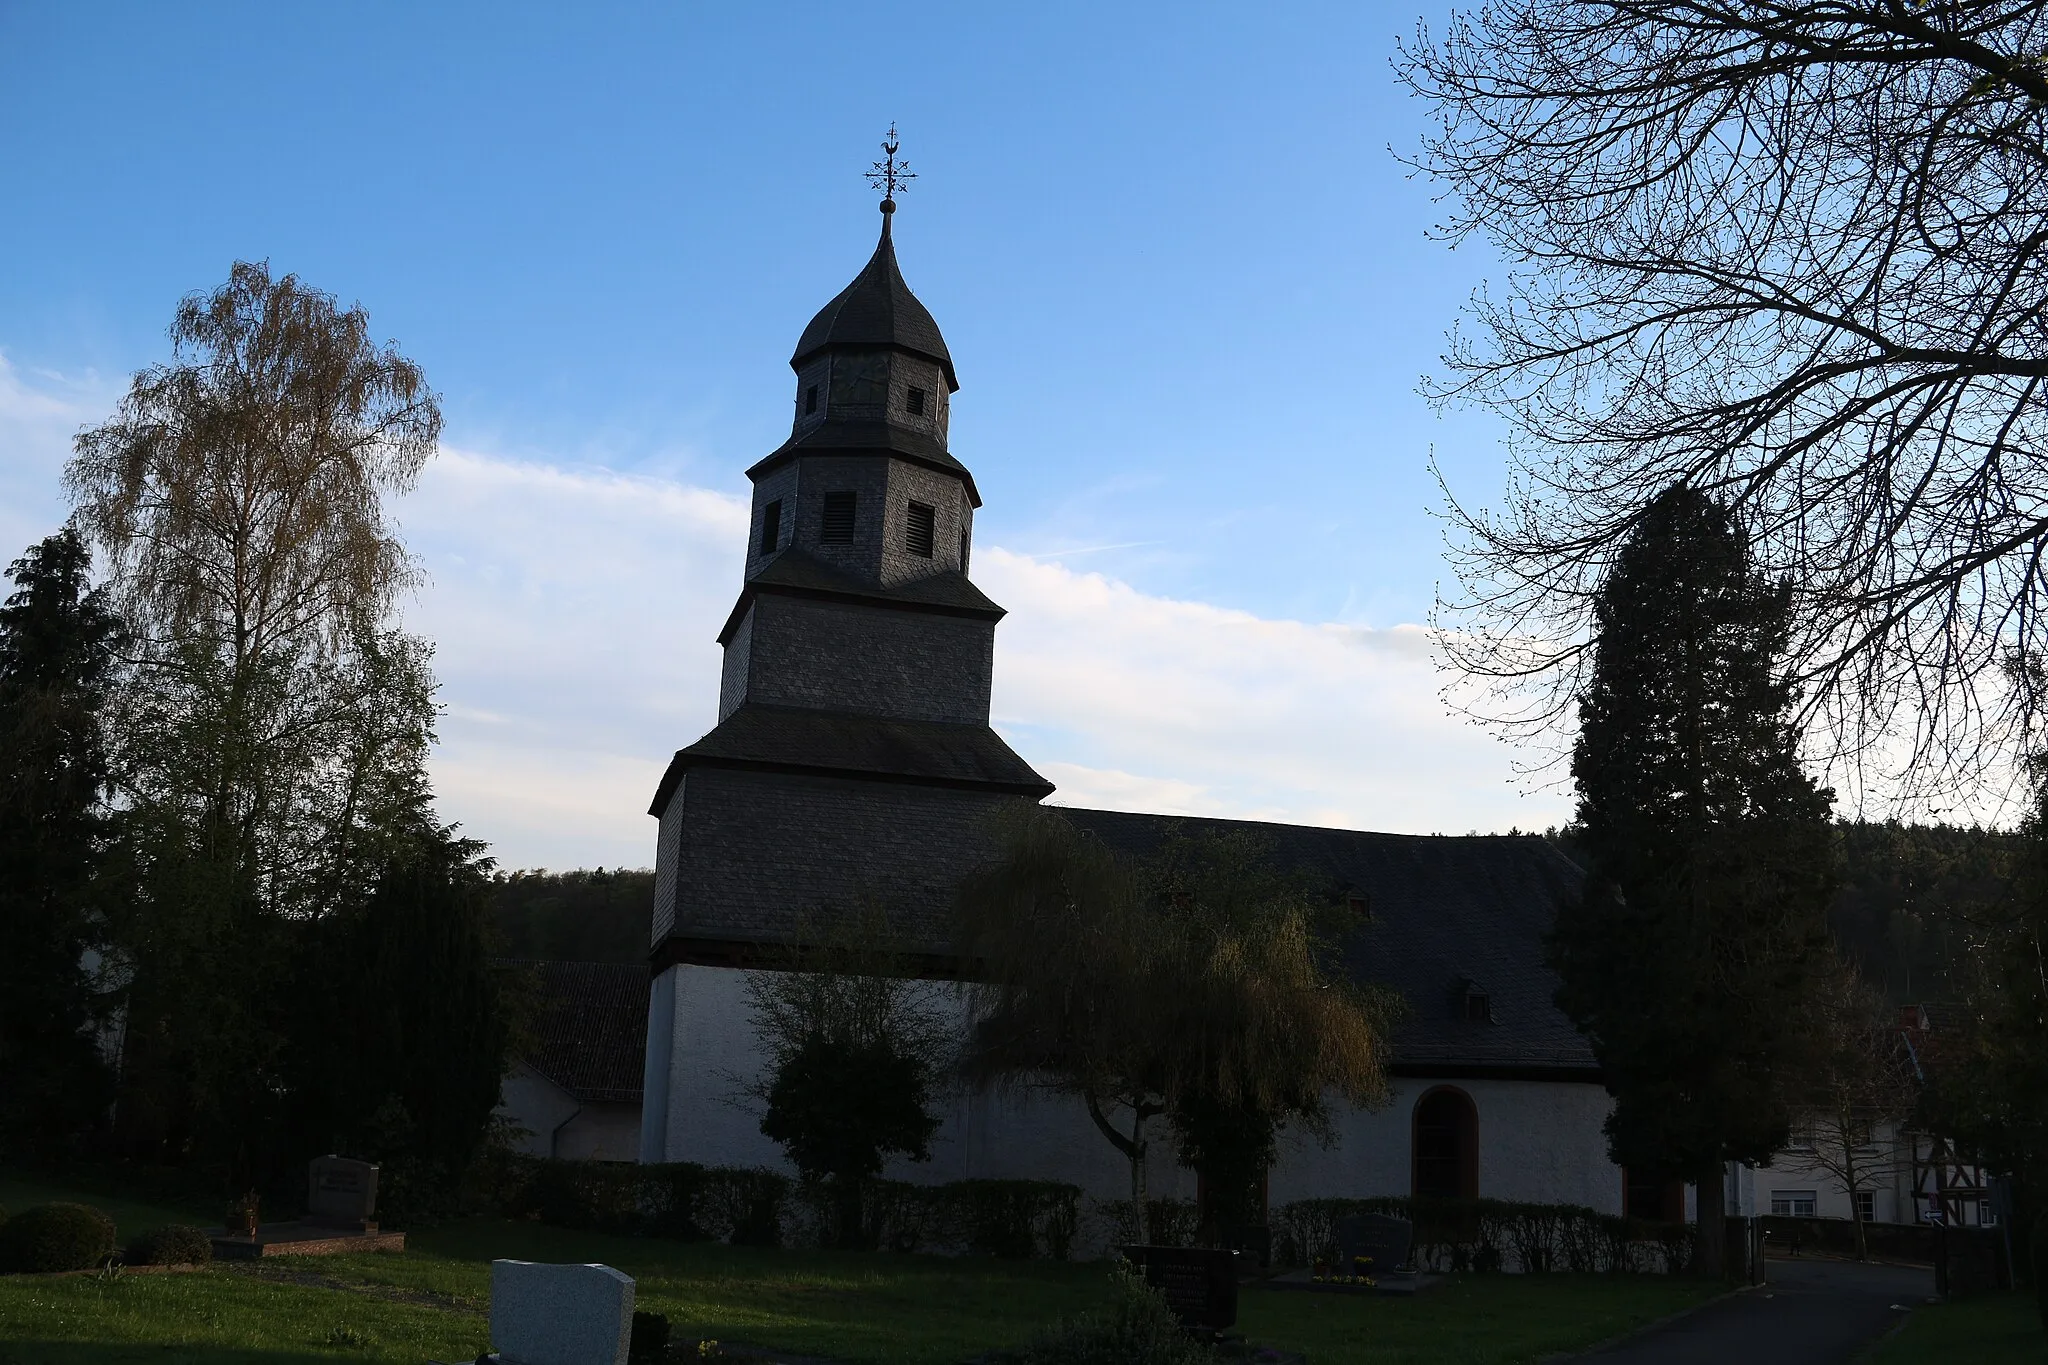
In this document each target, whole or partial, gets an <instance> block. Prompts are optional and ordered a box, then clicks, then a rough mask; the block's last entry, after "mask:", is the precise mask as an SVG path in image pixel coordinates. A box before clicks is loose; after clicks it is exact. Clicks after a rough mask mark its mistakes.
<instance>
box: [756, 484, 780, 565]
mask: <svg viewBox="0 0 2048 1365" xmlns="http://www.w3.org/2000/svg"><path fill="white" fill-rule="evenodd" d="M781 541H782V499H781V498H777V499H776V500H775V501H774V502H771V503H769V504H768V505H767V506H766V507H763V508H762V509H761V553H762V554H764V555H772V554H774V553H775V547H776V546H777V545H778V544H780V543H781Z"/></svg>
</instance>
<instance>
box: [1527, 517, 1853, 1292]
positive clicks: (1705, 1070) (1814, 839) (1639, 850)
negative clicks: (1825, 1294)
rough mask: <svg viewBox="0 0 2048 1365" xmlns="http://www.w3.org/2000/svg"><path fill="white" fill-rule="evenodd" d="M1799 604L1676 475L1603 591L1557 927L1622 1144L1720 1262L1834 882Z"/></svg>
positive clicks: (1821, 955)
mask: <svg viewBox="0 0 2048 1365" xmlns="http://www.w3.org/2000/svg"><path fill="white" fill-rule="evenodd" d="M1790 612H1791V591H1790V588H1789V585H1787V584H1783V583H1777V582H1773V581H1771V579H1770V578H1769V577H1768V576H1767V575H1765V574H1764V573H1762V572H1761V571H1760V570H1759V569H1758V567H1757V566H1756V564H1755V563H1754V561H1753V559H1752V557H1751V554H1750V549H1749V543H1748V540H1747V538H1746V537H1745V535H1744V533H1743V528H1742V527H1741V525H1740V524H1739V523H1738V522H1737V520H1736V519H1735V517H1734V516H1733V515H1731V514H1730V513H1729V511H1728V510H1727V509H1725V508H1723V507H1721V506H1720V505H1718V504H1717V503H1716V502H1714V501H1713V500H1712V499H1711V498H1709V497H1707V496H1706V495H1704V494H1702V493H1699V492H1697V491H1694V490H1692V489H1689V488H1684V487H1675V488H1672V489H1669V490H1667V491H1666V492H1664V493H1663V494H1661V495H1660V496H1658V497H1657V498H1656V499H1655V501H1654V502H1652V503H1651V505H1650V506H1649V507H1648V508H1647V509H1646V510H1645V511H1644V513H1643V516H1642V519H1641V522H1640V524H1639V525H1638V527H1637V529H1636V531H1635V534H1634V535H1633V537H1632V538H1631V539H1630V540H1629V541H1628V543H1627V544H1626V545H1625V546H1624V547H1623V548H1622V550H1621V552H1620V554H1619V555H1618V556H1617V559H1616V562H1615V564H1614V566H1613V569H1612V571H1611V573H1610V575H1609V576H1608V578H1607V580H1606V582H1605V584H1604V586H1603V587H1602V590H1601V593H1600V599H1599V602H1598V606H1597V614H1596V620H1597V625H1598V630H1599V634H1598V637H1597V640H1596V641H1595V653H1594V659H1593V667H1592V674H1591V680H1590V683H1589V685H1588V686H1587V688H1586V690H1585V691H1584V692H1583V693H1582V694H1581V696H1580V698H1579V719H1580V732H1579V738H1578V742H1577V745H1576V747H1575V748H1574V750H1573V754H1572V776H1573V778H1574V779H1575V781H1576V783H1577V786H1578V792H1579V807H1578V817H1577V822H1578V824H1579V825H1580V826H1581V829H1582V832H1581V834H1580V836H1579V838H1580V849H1581V851H1582V854H1583V856H1584V857H1585V859H1586V861H1587V864H1588V867H1587V873H1588V877H1587V883H1586V891H1585V895H1584V898H1583V900H1582V901H1580V902H1579V903H1578V904H1576V905H1575V906H1572V907H1571V908H1569V909H1568V910H1566V911H1564V912H1562V913H1561V914H1560V915H1559V918H1558V923H1557V926H1556V931H1555V933H1554V935H1553V937H1552V940H1551V951H1552V954H1553V960H1554V963H1555V965H1556V967H1557V969H1558V971H1559V973H1560V975H1561V976H1562V978H1563V987H1562V989H1561V990H1560V991H1559V993H1558V1003H1559V1005H1560V1006H1561V1007H1562V1008H1563V1009H1564V1011H1565V1012H1566V1013H1567V1014H1568V1015H1570V1016H1571V1018H1572V1020H1573V1021H1574V1022H1575V1023H1577V1024H1578V1025H1579V1027H1580V1028H1582V1029H1583V1030H1585V1032H1586V1034H1587V1036H1588V1037H1589V1038H1590V1039H1591V1040H1592V1043H1593V1047H1594V1051H1595V1053H1596V1054H1597V1056H1598V1057H1599V1059H1600V1064H1601V1067H1602V1069H1603V1070H1604V1072H1605V1073H1606V1079H1607V1086H1608V1089H1609V1090H1610V1092H1611V1093H1612V1094H1613V1095H1614V1100H1615V1107H1614V1112H1613V1114H1612V1115H1611V1116H1610V1117H1609V1118H1608V1121H1607V1133H1608V1138H1609V1144H1610V1147H1611V1150H1612V1154H1613V1156H1614V1159H1615V1160H1616V1161H1617V1162H1619V1163H1621V1164H1622V1165H1624V1166H1628V1167H1631V1168H1635V1169H1637V1170H1657V1171H1663V1172H1668V1173H1670V1174H1673V1175H1684V1176H1686V1177H1688V1178H1689V1179H1691V1180H1692V1181H1694V1182H1695V1183H1696V1184H1697V1185H1698V1188H1699V1191H1700V1252H1701V1260H1702V1263H1703V1265H1704V1266H1705V1267H1706V1268H1707V1270H1708V1271H1709V1273H1719V1270H1720V1267H1721V1265H1722V1263H1723V1260H1722V1258H1723V1256H1724V1255H1725V1247H1724V1243H1723V1223H1722V1220H1721V1218H1720V1217H1719V1216H1718V1214H1719V1212H1720V1210H1721V1208H1722V1199H1721V1192H1722V1190H1723V1188H1724V1186H1723V1179H1722V1171H1723V1163H1725V1162H1728V1161H1762V1160H1765V1159H1767V1158H1768V1157H1769V1156H1770V1155H1771V1153H1773V1152H1774V1151H1776V1150H1778V1149H1779V1148H1781V1147H1783V1146H1784V1144H1785V1141H1786V1139H1787V1137H1788V1130H1789V1127H1790V1108H1789V1104H1788V1100H1789V1098H1790V1095H1789V1092H1790V1090H1791V1087H1792V1084H1793V1083H1794V1082H1796V1080H1797V1079H1798V1077H1797V1072H1798V1069H1799V1067H1800V1065H1801V1064H1802V1062H1803V1060H1804V1059H1805V1058H1806V1057H1807V1055H1808V1052H1809V1049H1810V1048H1811V1046H1812V1039H1811V1037H1810V1029H1809V1027H1808V1025H1807V1022H1806V1019H1807V1011H1806V1009H1805V1000H1806V996H1807V993H1808V991H1809V989H1810V986H1811V984H1812V982H1813V980H1814V979H1815V978H1816V976H1817V974H1818V973H1819V972H1820V970H1821V969H1822V967H1823V965H1824V963H1825V962H1826V960H1827V909H1828V905H1829V902H1830V900H1831V898H1832V896H1833V894H1834V890H1835V885H1836V881H1837V874H1836V871H1835V866H1836V858H1837V854H1836V847H1835V834H1834V831H1833V828H1832V826H1831V824H1830V821H1829V808H1830V806H1831V804H1832V802H1833V793H1832V792H1829V791H1826V790H1823V789H1821V788H1819V787H1817V786H1816V785H1815V783H1814V782H1813V781H1812V779H1811V778H1809V777H1808V776H1807V775H1806V773H1805V772H1804V771H1803V770H1802V768H1801V766H1800V763H1799V759H1798V755H1797V741H1798V735H1797V733H1796V731H1795V729H1794V727H1793V725H1792V723H1791V720H1790V714H1791V710H1792V704H1793V700H1794V694H1793V689H1792V687H1791V686H1790V685H1789V684H1788V683H1787V682H1786V681H1785V679H1784V678H1783V677H1782V676H1781V675H1780V673H1779V671H1778V668H1777V659H1778V656H1779V653H1780V650H1781V649H1782V647H1783V645H1784V642H1785V640H1786V639H1787V634H1788V630H1789V625H1790V622H1789V617H1790Z"/></svg>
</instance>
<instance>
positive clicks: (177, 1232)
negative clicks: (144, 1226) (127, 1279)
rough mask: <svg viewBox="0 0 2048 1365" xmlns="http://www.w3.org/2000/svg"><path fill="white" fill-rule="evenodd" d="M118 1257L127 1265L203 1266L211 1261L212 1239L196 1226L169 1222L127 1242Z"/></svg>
mask: <svg viewBox="0 0 2048 1365" xmlns="http://www.w3.org/2000/svg"><path fill="white" fill-rule="evenodd" d="M121 1259H122V1261H123V1262H125V1263H126V1264H128V1265H207V1264H209V1263H210V1262H211V1261H212V1260H213V1239H212V1238H211V1237H209V1236H207V1235H206V1234H205V1233H204V1232H201V1231H200V1230H199V1229H198V1228H195V1227H188V1226H187V1225H185V1224H183V1223H171V1224H168V1225H166V1226H164V1227H160V1228H158V1229H157V1230H156V1231H154V1232H145V1233H143V1234H142V1235H141V1236H140V1237H137V1238H136V1239H135V1240H134V1241H133V1242H130V1243H129V1244H128V1250H127V1251H126V1252H124V1253H123V1254H122V1256H121Z"/></svg>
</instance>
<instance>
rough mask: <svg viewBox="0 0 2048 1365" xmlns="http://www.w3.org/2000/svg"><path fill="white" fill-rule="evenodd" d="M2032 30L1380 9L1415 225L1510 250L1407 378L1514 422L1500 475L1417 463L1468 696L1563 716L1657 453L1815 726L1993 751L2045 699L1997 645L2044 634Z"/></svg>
mask: <svg viewBox="0 0 2048 1365" xmlns="http://www.w3.org/2000/svg"><path fill="white" fill-rule="evenodd" d="M2044 57H2048V4H2043V3H2042V0H1604V2H1603V3H1577V2H1576V0H1505V2H1504V3H1501V4H1498V5H1489V6H1488V7H1487V8H1485V9H1483V10H1481V11H1478V12H1477V13H1475V14H1464V15H1456V16H1454V17H1453V18H1452V20H1451V22H1450V24H1449V26H1448V28H1447V29H1446V30H1445V31H1443V32H1442V33H1440V34H1432V33H1429V32H1427V31H1419V32H1418V35H1417V37H1416V39H1415V40H1414V41H1413V42H1412V43H1407V44H1404V45H1403V47H1402V51H1401V55H1400V57H1399V59H1398V61H1397V68H1398V71H1399V73H1400V75H1401V77H1402V78H1403V79H1404V80H1405V82H1406V83H1407V84H1408V86H1409V87H1410V88H1411V89H1412V90H1413V91H1414V92H1415V93H1416V94H1418V95H1420V96H1421V97H1423V98H1424V99H1425V100H1427V101H1428V102H1429V104H1430V105H1431V109H1432V113H1433V116H1434V127H1433V130H1432V132H1431V133H1430V135H1429V136H1427V137H1426V138H1425V140H1424V143H1423V147H1422V151H1421V154H1420V155H1419V157H1417V158H1416V164H1417V165H1418V166H1419V167H1421V168H1422V169H1424V170H1426V171H1427V172H1428V173H1429V174H1430V175H1432V176H1433V177H1434V178H1436V180H1437V181H1438V182H1439V183H1440V184H1441V185H1442V186H1443V187H1444V189H1445V190H1446V191H1447V194H1446V199H1447V200H1448V202H1449V204H1450V209H1449V214H1448V217H1447V220H1446V221H1445V223H1444V224H1443V225H1442V227H1441V231H1442V233H1443V235H1445V236H1446V237H1447V238H1449V239H1450V240H1452V241H1453V242H1456V241H1461V240H1467V239H1482V240H1486V241H1490V242H1491V243H1492V244H1493V245H1494V246H1495V247H1497V248H1498V250H1499V251H1500V252H1501V254H1502V255H1503V256H1504V257H1505V258H1506V260H1507V261H1508V263H1509V274H1508V277H1507V278H1506V280H1505V281H1504V282H1503V283H1502V284H1501V285H1500V286H1499V287H1498V288H1495V289H1490V290H1487V289H1483V290H1481V291H1480V292H1479V293H1478V294H1477V295H1476V296H1475V298H1474V300H1473V304H1472V308H1471V315H1472V316H1471V320H1472V322H1473V323H1474V324H1475V326H1474V327H1473V328H1472V329H1471V330H1470V331H1469V332H1454V334H1453V337H1452V342H1451V347H1450V351H1449V354H1448V355H1447V356H1446V366H1447V373H1446V374H1445V375H1443V376H1442V377H1440V378H1439V379H1438V380H1436V381H1433V382H1432V384H1431V385H1430V391H1431V392H1432V394H1433V395H1434V396H1435V397H1436V398H1438V399H1440V400H1472V401H1476V402H1478V403H1480V404H1483V405H1486V406H1488V407H1490V408H1492V409H1493V410H1495V411H1497V412H1499V413H1501V414H1503V415H1504V416H1505V417H1506V418H1507V419H1508V421H1509V423H1510V425H1511V429H1512V431H1513V433H1514V441H1513V445H1514V453H1513V458H1512V465H1513V471H1514V472H1513V475H1512V478H1511V482H1510V487H1509V489H1508V491H1507V494H1506V498H1505V501H1504V502H1503V503H1502V504H1501V505H1500V506H1499V507H1497V508H1485V507H1478V506H1475V505H1473V504H1472V503H1471V502H1470V501H1467V500H1463V499H1461V498H1460V497H1459V496H1458V495H1456V494H1454V493H1451V492H1450V491H1449V490H1448V489H1447V496H1448V497H1449V498H1450V518H1451V522H1452V526H1453V528H1454V541H1455V546H1454V554H1455V555H1456V557H1457V558H1458V560H1459V565H1458V567H1459V571H1460V577H1461V579H1462V582H1463V585H1464V587H1463V592H1462V594H1461V595H1460V596H1459V597H1458V598H1457V600H1455V601H1449V602H1447V603H1445V607H1446V610H1445V611H1444V612H1443V613H1442V616H1443V619H1444V620H1445V622H1446V624H1451V625H1456V626H1458V627H1460V629H1458V630H1454V631H1452V632H1450V648H1451V650H1452V653H1453V655H1454V658H1455V660H1456V662H1457V663H1458V664H1460V665H1461V666H1462V667H1463V668H1465V669H1467V670H1469V671H1470V672H1471V673H1472V674H1475V675H1477V676H1478V677H1479V678H1481V679H1484V680H1486V682H1487V684H1488V685H1489V687H1490V690H1491V701H1490V703H1489V704H1487V705H1486V708H1485V709H1486V710H1487V711H1488V712H1489V713H1490V715H1491V716H1492V717H1493V718H1494V719H1496V720H1498V721H1501V722H1503V723H1505V724H1507V725H1509V726H1510V727H1518V726H1519V727H1527V728H1528V729H1530V730H1533V731H1536V732H1549V733H1555V728H1556V727H1557V726H1558V723H1559V722H1561V721H1565V720H1567V719H1568V716H1569V701H1570V698H1571V697H1572V696H1574V695H1575V694H1576V692H1577V691H1578V687H1579V683H1580V682H1581V681H1582V675H1583V670H1584V668H1585V665H1586V662H1587V649H1588V645H1589V641H1590V634H1589V630H1588V624H1589V621H1590V612H1591V606H1592V601H1593V596H1594V593H1595V591H1596V590H1597V588H1598V587H1599V584H1600V582H1601V581H1602V579H1603V577H1604V576H1605V574H1606V573H1607V572H1608V569H1609V567H1610V566H1611V564H1612V562H1613V559H1614V555H1615V553H1616V551H1617V549H1618V548H1619V547H1620V545H1621V544H1622V543H1623V542H1624V541H1625V540H1626V539H1627V538H1628V536H1629V534H1630V531H1631V530H1632V528H1633V527H1634V526H1635V524H1636V522H1637V520H1638V518H1640V517H1641V515H1642V514H1643V511H1644V509H1645V508H1646V506H1647V505H1648V504H1649V502H1650V500H1651V497H1652V496H1653V495H1654V494H1656V493H1658V492H1660V491H1661V490H1663V489H1665V488H1667V487H1669V486H1671V485H1673V484H1678V483H1683V484H1688V485H1692V486H1695V487H1698V488H1701V489H1703V490H1705V491H1708V492H1709V493H1711V494H1712V495H1713V496H1715V497H1716V498H1717V499H1719V500H1721V501H1722V502H1724V503H1726V504H1728V505H1730V506H1732V507H1733V508H1735V509H1736V510H1737V511H1738V512H1739V514H1740V515H1741V516H1742V518H1743V520H1744V521H1745V523H1746V524H1747V525H1749V526H1750V527H1751V528H1752V529H1753V530H1754V531H1755V532H1756V533H1757V536H1758V552H1759V554H1760V556H1761V558H1762V560H1763V562H1764V563H1765V565H1766V566H1767V567H1768V568H1769V569H1771V570H1773V571H1775V572H1779V573H1783V574H1786V575H1788V576H1789V577H1790V578H1791V579H1792V581H1793V582H1794V583H1795V584H1796V585H1797V586H1798V590H1799V594H1800V600H1799V610H1798V612H1797V616H1798V620H1799V626H1798V630H1797V635H1796V637H1795V638H1794V640H1793V641H1792V645H1791V650H1790V653H1789V662H1790V666H1791V669H1792V672H1793V676H1794V678H1795V680H1796V681H1797V683H1798V684H1799V686H1800V688H1801V692H1802V695H1803V697H1804V702H1803V705H1804V715H1803V716H1802V720H1803V721H1804V722H1805V723H1806V725H1807V727H1808V729H1809V733H1811V734H1814V735H1816V736H1817V737H1819V736H1824V737H1826V738H1827V739H1828V740H1829V741H1831V749H1830V753H1831V755H1833V756H1838V757H1847V758H1855V757H1860V758H1862V759H1865V760H1867V759H1868V758H1870V756H1872V755H1873V754H1874V753H1876V752H1879V750H1878V749H1877V748H1875V747H1874V746H1877V745H1880V744H1882V745H1883V746H1884V749H1883V752H1885V753H1887V754H1888V755H1889V756H1890V759H1891V761H1892V762H1893V765H1894V772H1895V773H1896V772H1899V771H1904V770H1907V769H1910V770H1912V771H1913V773H1914V774H1915V776H1916V778H1919V779H1925V780H1926V781H1927V782H1929V783H1930V784H1938V785H1947V786H1951V787H1953V786H1954V785H1957V784H1967V783H1970V782H1972V781H1975V780H1979V779H1981V778H1982V777H1984V776H1985V775H1986V773H1987V772H2005V771H2009V770H2010V767H2009V761H2010V759H2011V758H2012V757H2013V756H2014V755H2015V754H2016V753H2018V752H2020V751H2021V749H2022V748H2023V747H2024V745H2025V744H2026V743H2027V736H2028V734H2029V732H2030V730H2031V729H2032V727H2034V726H2036V725H2037V724H2038V722H2039V720H2040V719H2041V718H2042V715H2043V702H2044V700H2048V696H2044V691H2043V689H2042V688H2041V687H2040V685H2039V682H2038V680H2039V676H2040V675H2039V674H2038V673H2037V672H2033V671H2030V670H2027V669H2024V668H2015V667H2014V666H2013V662H2014V660H2015V659H2016V658H2020V657H2024V656H2029V655H2035V654H2039V653H2040V652H2042V651H2043V650H2044V647H2048V632H2044V617H2043V611H2044V608H2048V572H2044V564H2043V556H2044V553H2048V449H2044V445H2043V443H2044V441H2048V394H2044V388H2043V386H2044V382H2048V312H2044V309H2048V256H2044V251H2048V60H2044ZM1892 746H1898V747H1897V748H1896V749H1894V748H1893V747H1892ZM1937 780H1938V781H1937Z"/></svg>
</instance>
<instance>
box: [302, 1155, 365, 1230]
mask: <svg viewBox="0 0 2048 1365" xmlns="http://www.w3.org/2000/svg"><path fill="white" fill-rule="evenodd" d="M376 1212H377V1168H376V1167H375V1166H373V1165H372V1164H370V1163H369V1162H367V1161H353V1160H350V1159H349V1158H348V1157H345V1156H331V1155H330V1156H321V1157H315V1158H313V1160H311V1161H309V1162H307V1163H306V1217H305V1220H304V1221H306V1222H308V1223H312V1224H316V1225H318V1226H320V1227H326V1228H348V1229H351V1230H352V1231H356V1232H375V1231H376V1230H377V1224H376V1221H375V1220H374V1219H373V1218H372V1217H371V1215H372V1214H374V1213H376Z"/></svg>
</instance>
